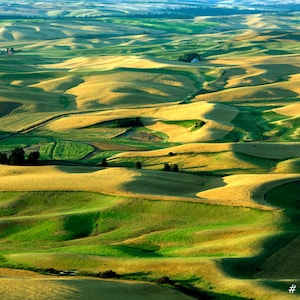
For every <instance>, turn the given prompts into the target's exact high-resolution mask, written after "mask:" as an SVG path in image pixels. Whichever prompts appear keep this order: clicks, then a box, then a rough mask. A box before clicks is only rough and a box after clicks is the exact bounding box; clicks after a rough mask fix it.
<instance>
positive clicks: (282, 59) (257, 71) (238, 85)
mask: <svg viewBox="0 0 300 300" xmlns="http://www.w3.org/2000/svg"><path fill="white" fill-rule="evenodd" d="M211 63H213V64H215V65H216V67H217V68H218V69H219V71H220V72H221V73H220V74H221V75H220V76H218V78H217V79H216V80H215V81H213V82H209V83H206V84H204V87H205V89H206V90H207V91H208V92H210V93H206V94H199V95H198V96H197V97H196V100H199V101H200V100H205V101H221V102H233V101H234V102H235V101H241V102H243V101H254V102H255V101H270V100H278V99H282V98H298V95H299V76H298V73H299V70H300V69H299V67H300V64H299V55H294V54H293V55H284V56H279V55H278V56H272V57H268V56H255V57H238V58H219V59H217V60H212V61H211Z"/></svg>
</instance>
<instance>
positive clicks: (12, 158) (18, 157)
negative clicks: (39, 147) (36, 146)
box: [0, 147, 40, 165]
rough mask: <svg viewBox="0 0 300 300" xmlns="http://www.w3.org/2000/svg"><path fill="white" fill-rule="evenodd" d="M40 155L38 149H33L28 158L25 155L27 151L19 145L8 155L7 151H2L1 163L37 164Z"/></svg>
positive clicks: (0, 155)
mask: <svg viewBox="0 0 300 300" xmlns="http://www.w3.org/2000/svg"><path fill="white" fill-rule="evenodd" d="M39 157H40V153H39V152H38V151H32V152H30V153H29V154H28V156H27V159H26V157H25V151H24V149H23V148H21V147H17V148H15V149H14V150H12V151H11V154H10V155H9V156H8V155H7V154H6V153H1V152H0V164H8V165H24V164H36V162H37V161H38V159H39Z"/></svg>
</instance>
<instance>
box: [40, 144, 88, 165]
mask: <svg viewBox="0 0 300 300" xmlns="http://www.w3.org/2000/svg"><path fill="white" fill-rule="evenodd" d="M93 150H94V148H93V147H92V146H90V145H88V144H83V143H79V142H73V141H64V140H56V141H54V142H51V143H47V144H44V145H42V146H41V148H40V153H41V158H42V159H54V160H80V159H82V158H84V157H85V156H86V155H88V154H89V153H91V152H92V151H93Z"/></svg>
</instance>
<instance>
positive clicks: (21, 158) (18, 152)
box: [9, 147, 25, 165]
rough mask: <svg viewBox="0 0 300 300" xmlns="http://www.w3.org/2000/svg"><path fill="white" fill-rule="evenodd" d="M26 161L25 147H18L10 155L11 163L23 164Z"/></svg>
mask: <svg viewBox="0 0 300 300" xmlns="http://www.w3.org/2000/svg"><path fill="white" fill-rule="evenodd" d="M24 162H25V152H24V150H23V148H20V147H17V148H15V149H14V150H12V152H11V155H10V156H9V163H10V164H12V165H23V164H24Z"/></svg>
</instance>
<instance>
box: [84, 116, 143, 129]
mask: <svg viewBox="0 0 300 300" xmlns="http://www.w3.org/2000/svg"><path fill="white" fill-rule="evenodd" d="M142 126H144V124H143V122H142V120H141V118H140V117H130V118H122V119H114V120H110V121H104V122H99V123H96V124H93V125H90V126H87V127H83V128H97V127H108V128H129V127H142Z"/></svg>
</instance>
